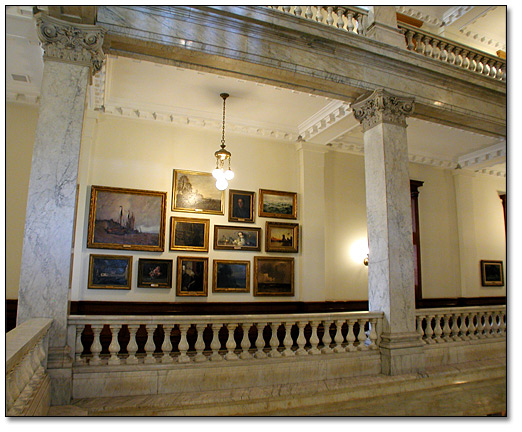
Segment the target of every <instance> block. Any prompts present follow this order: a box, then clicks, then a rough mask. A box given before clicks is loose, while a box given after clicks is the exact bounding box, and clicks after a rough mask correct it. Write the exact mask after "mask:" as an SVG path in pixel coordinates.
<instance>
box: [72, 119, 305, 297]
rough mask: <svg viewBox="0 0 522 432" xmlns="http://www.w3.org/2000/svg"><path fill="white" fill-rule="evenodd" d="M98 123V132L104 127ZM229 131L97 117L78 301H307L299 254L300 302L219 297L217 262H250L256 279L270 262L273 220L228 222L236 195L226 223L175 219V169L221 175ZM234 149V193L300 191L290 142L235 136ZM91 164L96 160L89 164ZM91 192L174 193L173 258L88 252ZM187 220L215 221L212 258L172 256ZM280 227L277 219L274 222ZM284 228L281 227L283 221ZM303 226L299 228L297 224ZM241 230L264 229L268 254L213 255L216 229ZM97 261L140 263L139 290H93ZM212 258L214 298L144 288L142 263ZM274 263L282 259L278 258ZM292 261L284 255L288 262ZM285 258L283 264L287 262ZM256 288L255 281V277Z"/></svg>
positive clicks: (75, 291) (86, 154)
mask: <svg viewBox="0 0 522 432" xmlns="http://www.w3.org/2000/svg"><path fill="white" fill-rule="evenodd" d="M96 123H97V126H96ZM220 140H221V131H220V130H219V129H218V130H210V129H204V128H197V127H186V126H185V127H183V126H175V125H171V124H167V123H160V122H154V121H148V120H132V119H126V118H120V117H115V116H111V115H104V114H101V115H100V116H99V120H98V121H97V122H96V119H94V118H93V117H92V115H91V116H90V118H89V119H88V127H86V129H85V131H84V140H83V142H82V147H83V148H82V160H81V167H82V168H81V173H80V199H79V206H78V219H77V230H76V238H77V241H76V246H75V252H74V253H75V258H74V269H73V283H72V292H71V299H72V300H107V301H165V302H173V301H180V302H184V301H185V302H186V301H196V302H198V301H199V302H206V301H209V302H210V301H214V302H219V301H225V302H226V301H267V300H271V301H278V300H282V301H285V300H286V301H287V300H296V299H302V296H301V295H300V293H299V276H298V275H299V260H298V257H299V254H288V255H285V256H293V257H295V258H296V263H295V264H296V267H295V274H296V278H295V286H296V290H295V291H296V295H295V297H270V298H267V297H253V286H252V281H251V292H250V293H248V294H247V293H244V294H243V293H227V294H223V293H220V294H214V293H212V289H211V287H212V283H211V282H212V260H213V259H229V260H235V259H237V260H248V261H250V262H251V275H252V274H253V257H254V256H258V255H268V254H266V253H265V252H264V234H265V222H266V221H267V220H269V219H266V218H261V217H259V216H258V215H257V211H256V220H255V224H241V223H232V222H228V208H227V205H228V191H227V193H226V202H225V215H224V216H218V215H205V214H194V213H183V212H172V211H171V210H170V208H171V200H172V193H171V192H172V179H173V170H174V169H185V170H194V171H206V172H210V171H211V170H212V169H213V168H214V163H215V159H214V156H213V154H214V152H215V151H216V150H217V149H218V148H219V145H220ZM226 144H227V149H228V150H230V151H231V153H232V169H233V170H234V172H235V174H236V177H235V179H234V180H233V181H232V182H231V183H230V188H232V189H240V190H247V191H255V192H256V201H257V200H258V195H259V193H258V192H259V189H260V188H263V189H274V190H282V191H294V192H297V191H298V190H299V161H298V155H297V152H296V148H295V145H294V144H293V143H288V142H276V141H274V140H269V139H262V138H253V137H247V136H244V135H235V134H233V133H230V132H228V131H227V134H226ZM89 159H90V160H89ZM91 185H101V186H113V187H121V188H132V189H147V190H155V191H164V192H167V225H166V247H165V249H166V251H165V252H163V253H154V252H140V251H120V250H107V249H105V250H102V249H87V248H86V246H85V245H86V244H87V237H86V236H87V226H88V212H89V209H88V202H89V194H90V186H91ZM171 216H183V217H194V218H208V219H210V221H211V229H210V248H209V252H208V253H194V252H192V253H190V252H170V251H168V245H169V232H170V217H171ZM270 220H273V221H275V220H276V219H270ZM279 220H280V221H282V220H281V219H279ZM297 222H299V220H298V221H297ZM216 224H218V225H240V226H245V227H254V226H255V227H261V228H262V233H263V236H262V242H263V244H262V248H261V252H251V251H250V252H244V251H215V250H213V247H212V245H213V227H214V225H216ZM90 254H115V255H118V254H121V255H132V256H133V257H134V259H133V272H132V289H131V290H100V289H97V290H94V289H87V280H88V264H89V255H90ZM185 255H188V256H198V257H208V258H209V279H208V281H209V293H208V297H207V298H198V297H176V295H175V292H176V289H175V285H174V287H173V288H172V289H153V288H137V287H136V281H137V267H138V258H140V257H141V258H152V257H154V258H161V259H172V260H174V267H173V269H174V272H175V271H176V258H177V257H178V256H185ZM271 255H272V256H275V255H277V254H274V253H272V254H271ZM282 255H284V254H282ZM282 255H281V256H282ZM251 280H252V276H251Z"/></svg>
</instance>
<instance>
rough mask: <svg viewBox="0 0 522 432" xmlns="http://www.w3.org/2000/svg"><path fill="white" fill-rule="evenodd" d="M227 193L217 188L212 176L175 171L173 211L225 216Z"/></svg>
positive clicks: (196, 172)
mask: <svg viewBox="0 0 522 432" xmlns="http://www.w3.org/2000/svg"><path fill="white" fill-rule="evenodd" d="M224 201H225V191H220V190H218V189H217V188H216V180H215V179H214V177H212V174H210V173H205V172H198V171H184V170H174V180H173V188H172V211H182V212H198V213H209V214H219V215H222V214H225V211H224Z"/></svg>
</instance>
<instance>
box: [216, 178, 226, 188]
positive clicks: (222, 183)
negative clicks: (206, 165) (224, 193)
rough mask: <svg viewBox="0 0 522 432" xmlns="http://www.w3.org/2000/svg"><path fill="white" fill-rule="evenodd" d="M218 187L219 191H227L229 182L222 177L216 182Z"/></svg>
mask: <svg viewBox="0 0 522 432" xmlns="http://www.w3.org/2000/svg"><path fill="white" fill-rule="evenodd" d="M216 187H217V188H218V189H219V190H225V189H226V188H227V187H228V182H227V181H226V180H225V179H224V178H223V177H222V178H220V179H217V180H216Z"/></svg>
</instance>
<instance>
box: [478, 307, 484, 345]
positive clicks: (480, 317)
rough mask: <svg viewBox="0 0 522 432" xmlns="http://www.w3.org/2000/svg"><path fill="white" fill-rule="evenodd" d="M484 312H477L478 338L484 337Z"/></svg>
mask: <svg viewBox="0 0 522 432" xmlns="http://www.w3.org/2000/svg"><path fill="white" fill-rule="evenodd" d="M483 319H484V313H483V312H479V313H478V314H477V338H479V339H482V338H483V337H484V321H483Z"/></svg>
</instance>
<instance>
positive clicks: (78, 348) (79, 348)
mask: <svg viewBox="0 0 522 432" xmlns="http://www.w3.org/2000/svg"><path fill="white" fill-rule="evenodd" d="M84 328H85V326H83V325H80V324H77V325H76V343H75V346H74V358H75V360H76V363H85V359H82V352H83V344H82V332H83V329H84Z"/></svg>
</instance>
